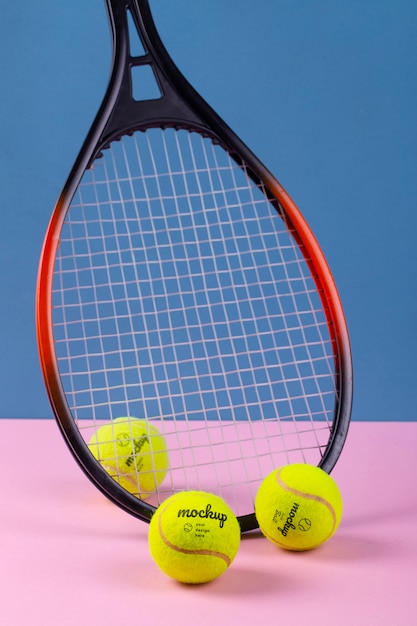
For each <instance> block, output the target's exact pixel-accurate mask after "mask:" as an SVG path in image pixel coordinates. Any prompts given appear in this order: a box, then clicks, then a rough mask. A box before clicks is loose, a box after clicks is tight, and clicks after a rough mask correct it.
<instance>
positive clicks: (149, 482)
mask: <svg viewBox="0 0 417 626" xmlns="http://www.w3.org/2000/svg"><path fill="white" fill-rule="evenodd" d="M88 447H89V449H90V451H91V453H92V454H93V456H94V457H95V458H96V459H97V460H98V461H99V462H100V464H101V465H102V466H103V467H104V469H105V470H106V471H107V472H108V473H109V474H110V475H111V476H112V477H113V478H114V480H116V481H117V482H118V483H119V484H120V485H121V486H122V487H123V488H124V489H126V490H127V491H129V492H130V493H133V494H134V495H136V496H138V497H140V498H145V497H146V496H148V495H149V494H150V493H152V492H154V491H155V490H156V489H157V487H158V485H160V484H161V482H162V481H163V479H164V478H165V475H166V473H167V469H168V454H167V450H166V444H165V439H164V437H163V436H162V435H161V432H160V431H159V430H158V428H157V427H156V426H154V425H153V424H151V423H150V422H147V421H146V420H139V419H135V418H133V417H119V418H117V419H115V420H113V421H112V422H110V423H108V424H105V425H104V426H101V427H100V428H99V429H98V430H97V431H96V432H95V433H94V435H93V436H92V438H91V439H90V441H89V444H88Z"/></svg>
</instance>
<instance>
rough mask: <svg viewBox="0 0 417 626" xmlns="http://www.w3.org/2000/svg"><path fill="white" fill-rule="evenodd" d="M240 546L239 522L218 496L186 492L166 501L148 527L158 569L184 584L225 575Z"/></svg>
mask: <svg viewBox="0 0 417 626" xmlns="http://www.w3.org/2000/svg"><path fill="white" fill-rule="evenodd" d="M239 545H240V526H239V522H238V520H237V518H236V516H235V514H234V513H233V511H232V510H231V509H230V507H229V506H228V505H227V504H226V503H225V502H224V500H223V499H222V498H220V497H219V496H216V495H213V494H210V493H206V492H204V491H184V492H180V493H178V494H174V495H173V496H171V497H169V498H168V499H167V500H165V502H163V503H162V504H161V505H160V506H159V508H158V509H157V510H156V512H155V514H154V515H153V517H152V519H151V522H150V526H149V550H150V553H151V555H152V557H153V559H154V561H155V563H156V564H157V565H158V567H159V568H160V569H161V570H162V571H163V572H164V573H165V574H167V575H168V576H170V577H171V578H174V579H175V580H178V581H180V582H182V583H189V584H200V583H206V582H209V581H211V580H213V579H215V578H217V577H218V576H220V575H221V574H223V573H224V572H225V571H226V570H227V569H228V567H229V566H230V565H231V563H232V562H233V560H234V558H235V556H236V554H237V552H238V549H239Z"/></svg>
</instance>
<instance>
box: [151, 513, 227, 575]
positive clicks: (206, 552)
mask: <svg viewBox="0 0 417 626" xmlns="http://www.w3.org/2000/svg"><path fill="white" fill-rule="evenodd" d="M162 513H163V511H161V513H160V514H159V518H158V530H159V534H160V535H161V539H162V541H163V542H164V544H165V545H166V546H167V547H168V548H171V549H172V550H175V551H176V552H181V553H182V554H192V555H196V554H197V555H201V556H215V557H218V558H219V559H222V560H223V561H224V562H225V563H226V564H227V566H230V564H231V560H230V558H229V557H228V556H227V554H224V553H223V552H216V551H214V550H190V549H187V548H180V547H179V546H176V545H175V544H174V543H171V542H170V541H169V539H167V537H166V536H165V535H164V532H163V530H162V519H161V518H162Z"/></svg>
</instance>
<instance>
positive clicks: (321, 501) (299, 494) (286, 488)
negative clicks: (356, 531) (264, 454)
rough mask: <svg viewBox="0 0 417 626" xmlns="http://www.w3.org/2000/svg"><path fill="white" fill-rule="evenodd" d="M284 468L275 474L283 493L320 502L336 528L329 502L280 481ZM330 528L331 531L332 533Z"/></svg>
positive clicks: (333, 512) (335, 519)
mask: <svg viewBox="0 0 417 626" xmlns="http://www.w3.org/2000/svg"><path fill="white" fill-rule="evenodd" d="M284 469H285V468H284V467H283V468H281V469H279V470H278V472H277V473H276V476H275V477H276V479H277V483H278V485H279V486H280V487H282V489H284V491H288V492H289V493H293V494H294V495H296V496H300V497H302V498H306V499H307V500H313V501H314V502H320V504H323V505H324V506H325V507H327V509H328V510H329V512H330V515H331V516H332V519H333V528H334V527H335V526H336V524H337V518H336V512H335V510H334V508H333V507H332V505H331V504H330V502H328V501H327V500H325V499H324V498H321V497H320V496H316V495H314V494H312V493H304V492H303V491H299V490H298V489H293V487H290V486H289V485H287V484H286V483H285V482H284V481H283V480H282V479H281V472H282V471H283V470H284ZM333 528H332V531H333Z"/></svg>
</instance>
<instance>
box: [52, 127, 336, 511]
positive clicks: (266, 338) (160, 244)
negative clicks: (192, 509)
mask: <svg viewBox="0 0 417 626" xmlns="http://www.w3.org/2000/svg"><path fill="white" fill-rule="evenodd" d="M53 301H54V311H53V319H54V334H55V342H56V350H57V356H58V363H59V367H60V371H61V379H62V382H63V386H64V389H65V392H66V395H67V399H68V403H69V405H70V408H71V411H72V414H73V416H74V420H75V422H76V423H77V426H78V428H79V429H80V431H81V432H83V433H85V438H86V439H87V438H88V435H89V433H90V432H91V429H92V428H96V427H97V426H98V425H99V424H100V423H102V420H111V419H115V418H117V417H120V416H123V415H132V416H135V417H140V418H143V417H146V418H148V419H150V420H154V421H155V423H156V424H157V425H158V426H159V427H160V428H161V430H162V432H163V433H164V435H165V437H166V440H167V442H168V449H169V454H170V471H169V475H168V476H167V478H166V479H165V481H164V483H163V484H162V485H161V486H160V487H159V488H158V493H157V496H156V499H157V500H158V499H160V498H163V497H165V496H166V495H169V492H172V491H176V490H179V489H181V488H196V487H198V488H203V487H205V488H207V489H210V490H212V491H216V490H217V491H220V492H221V494H220V495H224V494H225V493H226V494H227V497H228V499H229V500H232V499H233V505H234V506H235V507H239V508H240V513H244V512H245V510H244V509H247V512H249V511H250V510H252V500H253V493H254V489H255V488H256V485H257V484H258V483H259V480H260V479H261V478H262V477H263V476H264V475H265V474H266V473H267V471H271V470H272V469H273V468H274V467H275V466H277V465H278V464H281V463H286V462H292V461H297V460H298V461H304V462H313V463H317V462H318V461H319V459H320V457H321V454H322V453H323V449H324V447H325V445H326V444H327V441H328V438H329V431H330V429H331V423H332V416H333V411H334V403H335V396H336V373H335V364H334V345H333V342H332V337H331V335H330V333H329V329H328V323H327V319H326V315H325V312H324V310H323V305H322V303H321V301H320V296H319V294H318V292H317V288H316V285H315V282H314V279H313V277H312V275H311V270H310V268H309V263H308V262H307V261H306V259H305V258H304V256H303V251H302V249H301V248H300V246H299V245H298V244H297V241H296V239H295V238H294V237H293V235H292V234H291V231H290V229H288V227H287V225H286V224H285V222H284V220H283V219H282V218H281V217H280V216H279V214H278V212H277V210H276V209H275V207H274V206H273V205H272V204H271V203H270V201H269V200H268V197H267V194H266V192H265V190H264V189H262V187H260V186H256V185H255V184H254V183H253V182H252V181H251V179H250V177H249V176H248V174H247V173H246V172H245V171H244V170H242V168H240V167H239V166H238V165H237V164H236V163H235V162H234V161H233V160H232V159H231V158H230V156H229V155H228V154H227V153H226V152H225V151H224V150H223V149H222V148H221V147H219V146H216V145H214V144H213V143H212V142H211V141H210V140H209V139H207V138H203V137H201V136H200V135H198V134H197V133H187V132H186V131H174V130H172V129H171V130H166V131H161V130H159V129H153V130H150V131H147V132H146V133H137V134H135V135H133V136H132V137H128V138H123V139H122V140H121V141H120V142H117V143H115V144H113V145H111V146H110V148H109V149H107V150H105V151H104V152H103V156H102V158H100V159H99V160H97V161H96V162H95V163H94V166H93V168H91V170H89V171H87V172H86V173H85V174H84V178H83V180H82V181H81V184H80V186H79V188H78V191H77V193H76V196H75V197H74V199H73V201H72V203H71V206H70V208H69V211H68V213H67V217H66V220H65V223H64V226H63V229H62V232H61V244H60V248H59V251H58V254H57V258H56V263H55V277H54V295H53ZM248 485H253V486H252V488H251V487H249V489H248V487H247V486H248ZM245 486H246V487H245ZM243 493H246V494H247V495H246V496H245V495H242V494H243ZM242 500H243V503H242Z"/></svg>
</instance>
